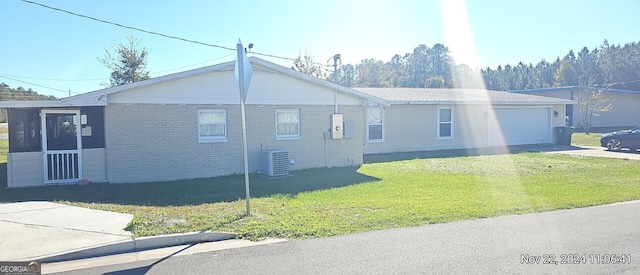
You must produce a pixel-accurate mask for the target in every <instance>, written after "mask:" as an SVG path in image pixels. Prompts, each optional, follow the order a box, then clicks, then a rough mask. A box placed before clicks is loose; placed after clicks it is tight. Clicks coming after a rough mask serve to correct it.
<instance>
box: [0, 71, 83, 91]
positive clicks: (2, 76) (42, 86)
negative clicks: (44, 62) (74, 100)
mask: <svg viewBox="0 0 640 275" xmlns="http://www.w3.org/2000/svg"><path fill="white" fill-rule="evenodd" d="M0 77H1V78H6V79H9V80H13V81H18V82H21V83H25V84H29V85H33V86H37V87H41V88H47V89H51V90H55V91H60V92H65V93H68V94H75V95H77V93H72V92H70V91H68V90H67V91H65V90H62V89H58V88H53V87H49V86H44V85H40V84H35V83H31V82H27V81H23V80H19V79H15V78H11V77H7V76H4V75H0Z"/></svg>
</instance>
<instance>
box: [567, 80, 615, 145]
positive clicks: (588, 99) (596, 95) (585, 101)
mask: <svg viewBox="0 0 640 275" xmlns="http://www.w3.org/2000/svg"><path fill="white" fill-rule="evenodd" d="M606 90H608V89H606V88H597V89H596V88H584V89H583V90H582V91H577V92H576V93H575V95H574V99H575V100H576V101H577V102H578V107H579V108H580V125H581V126H582V129H583V130H584V132H585V133H586V134H589V130H590V129H591V126H592V121H593V117H596V116H599V115H600V113H603V112H608V111H611V102H613V100H614V99H613V98H612V97H610V96H608V95H607V94H605V92H606Z"/></svg>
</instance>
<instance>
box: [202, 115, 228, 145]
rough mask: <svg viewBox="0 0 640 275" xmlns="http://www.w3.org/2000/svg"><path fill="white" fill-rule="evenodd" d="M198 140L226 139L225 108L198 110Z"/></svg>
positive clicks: (217, 140) (220, 140)
mask: <svg viewBox="0 0 640 275" xmlns="http://www.w3.org/2000/svg"><path fill="white" fill-rule="evenodd" d="M198 140H199V141H200V142H222V141H227V110H225V109H210V110H198Z"/></svg>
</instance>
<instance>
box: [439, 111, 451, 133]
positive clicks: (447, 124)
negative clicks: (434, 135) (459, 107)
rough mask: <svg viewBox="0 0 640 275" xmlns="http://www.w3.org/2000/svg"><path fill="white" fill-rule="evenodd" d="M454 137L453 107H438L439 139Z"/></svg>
mask: <svg viewBox="0 0 640 275" xmlns="http://www.w3.org/2000/svg"><path fill="white" fill-rule="evenodd" d="M451 138H453V111H452V110H451V108H438V139H451Z"/></svg>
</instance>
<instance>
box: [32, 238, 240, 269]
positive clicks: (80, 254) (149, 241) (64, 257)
mask: <svg viewBox="0 0 640 275" xmlns="http://www.w3.org/2000/svg"><path fill="white" fill-rule="evenodd" d="M235 238H236V234H234V233H229V232H210V231H202V232H191V233H183V234H170V235H161V236H153V237H140V238H135V239H133V238H132V239H130V240H126V241H122V242H117V243H111V244H107V245H98V246H94V247H88V248H83V249H79V250H76V251H71V252H65V253H61V254H57V255H52V256H46V257H42V258H40V259H37V260H38V261H40V262H42V263H53V262H63V261H71V260H79V259H86V258H93V257H101V256H107V255H113V254H121V253H129V252H136V251H143V250H150V249H156V248H161V247H170V246H178V245H186V244H194V243H203V242H217V241H223V240H230V239H235Z"/></svg>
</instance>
